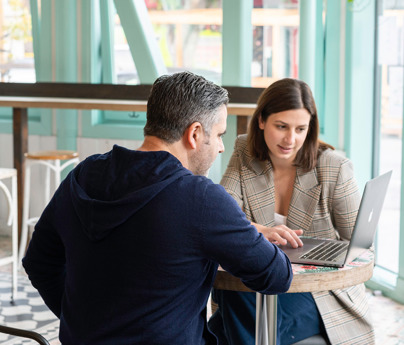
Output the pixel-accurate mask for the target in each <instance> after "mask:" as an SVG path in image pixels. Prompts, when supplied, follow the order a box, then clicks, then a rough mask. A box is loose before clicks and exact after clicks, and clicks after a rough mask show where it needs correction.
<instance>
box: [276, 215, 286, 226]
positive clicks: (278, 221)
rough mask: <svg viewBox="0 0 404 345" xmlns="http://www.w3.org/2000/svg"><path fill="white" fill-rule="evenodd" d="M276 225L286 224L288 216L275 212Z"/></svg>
mask: <svg viewBox="0 0 404 345" xmlns="http://www.w3.org/2000/svg"><path fill="white" fill-rule="evenodd" d="M276 225H286V217H285V216H282V215H281V214H279V213H275V226H276Z"/></svg>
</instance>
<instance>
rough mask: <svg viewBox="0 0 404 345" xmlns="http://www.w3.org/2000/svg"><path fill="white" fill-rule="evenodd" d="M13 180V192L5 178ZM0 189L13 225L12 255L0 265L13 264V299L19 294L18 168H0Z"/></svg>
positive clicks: (4, 258)
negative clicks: (6, 183)
mask: <svg viewBox="0 0 404 345" xmlns="http://www.w3.org/2000/svg"><path fill="white" fill-rule="evenodd" d="M6 179H10V180H11V193H10V191H9V189H8V187H7V186H6V185H5V184H4V182H3V180H6ZM0 189H1V190H2V191H3V192H4V194H5V196H6V200H7V204H8V210H9V212H8V221H7V225H8V226H11V255H10V256H6V257H3V258H1V259H0V266H3V265H7V264H10V263H11V264H12V288H11V301H14V298H15V297H16V295H17V266H18V262H17V260H18V251H17V249H18V244H17V243H18V218H17V170H16V169H6V168H0Z"/></svg>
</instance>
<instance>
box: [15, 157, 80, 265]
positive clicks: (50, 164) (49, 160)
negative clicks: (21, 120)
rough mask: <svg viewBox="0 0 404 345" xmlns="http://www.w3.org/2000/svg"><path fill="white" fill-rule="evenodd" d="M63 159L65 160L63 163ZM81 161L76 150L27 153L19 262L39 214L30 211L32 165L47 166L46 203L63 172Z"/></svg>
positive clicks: (57, 185)
mask: <svg viewBox="0 0 404 345" xmlns="http://www.w3.org/2000/svg"><path fill="white" fill-rule="evenodd" d="M61 161H65V162H64V163H63V164H61ZM78 163H79V155H78V153H77V152H75V151H62V150H55V151H40V152H27V153H25V183H24V186H25V187H24V205H23V214H22V227H21V240H20V249H19V263H20V264H21V260H22V258H23V257H24V254H25V250H26V248H27V241H28V232H29V227H32V226H35V224H36V223H37V222H38V220H39V215H38V216H35V217H32V216H30V212H29V205H30V202H29V201H30V194H31V167H32V166H34V165H42V166H45V167H46V169H45V194H44V201H45V205H46V204H48V202H49V201H50V198H51V196H52V195H53V193H54V191H55V190H56V189H57V188H58V187H59V184H60V180H61V174H62V172H63V170H65V169H66V168H67V167H69V166H71V165H74V166H76V165H77V164H78ZM51 173H53V178H54V179H53V180H54V188H53V189H54V190H52V195H51Z"/></svg>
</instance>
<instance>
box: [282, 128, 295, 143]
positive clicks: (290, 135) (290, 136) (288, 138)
mask: <svg viewBox="0 0 404 345" xmlns="http://www.w3.org/2000/svg"><path fill="white" fill-rule="evenodd" d="M284 140H285V143H288V144H293V143H294V142H295V134H294V133H293V131H289V132H288V133H287V134H286V135H285V138H284Z"/></svg>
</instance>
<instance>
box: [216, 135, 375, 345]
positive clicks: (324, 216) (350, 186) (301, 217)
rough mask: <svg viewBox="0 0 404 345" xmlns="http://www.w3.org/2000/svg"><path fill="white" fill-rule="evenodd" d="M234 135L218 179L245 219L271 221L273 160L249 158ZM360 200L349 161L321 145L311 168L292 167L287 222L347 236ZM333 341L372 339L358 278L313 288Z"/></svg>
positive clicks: (311, 231)
mask: <svg viewBox="0 0 404 345" xmlns="http://www.w3.org/2000/svg"><path fill="white" fill-rule="evenodd" d="M246 139H247V137H246V135H242V136H239V137H238V138H237V140H236V144H235V148H234V152H233V155H232V157H231V160H230V162H229V165H228V167H227V169H226V172H225V174H224V175H223V178H222V181H221V185H223V186H224V188H225V189H226V190H227V192H228V193H230V194H231V195H232V196H233V198H234V199H235V200H236V201H237V203H238V204H239V206H240V207H241V208H242V209H243V210H244V212H245V213H246V215H247V217H248V219H250V220H251V221H253V222H256V223H258V224H262V225H265V226H274V225H275V223H274V213H275V194H274V189H275V187H274V183H273V174H272V165H271V163H270V162H269V161H266V162H262V161H259V160H258V159H256V158H253V157H252V156H251V155H250V154H249V152H248V150H247V146H246ZM359 202H360V193H359V191H358V187H357V184H356V182H355V179H354V174H353V167H352V163H351V162H350V161H349V160H348V159H347V158H344V157H342V156H340V155H338V154H337V153H336V152H335V151H333V150H330V149H328V150H326V151H324V152H323V153H322V154H321V155H320V157H319V159H318V162H317V166H316V168H315V169H313V170H312V171H310V172H308V173H303V172H302V171H300V170H299V169H298V170H297V176H296V180H295V183H294V189H293V195H292V200H291V202H290V206H289V211H288V214H287V226H288V227H289V228H291V229H303V230H304V235H305V236H313V237H320V238H331V239H336V238H340V239H343V240H349V239H350V238H351V233H352V229H353V226H354V223H355V219H356V214H357V212H358V208H359ZM313 297H314V299H315V301H316V304H317V307H318V309H319V311H320V314H321V317H322V318H323V321H324V324H325V328H326V330H327V334H328V337H329V339H330V341H331V343H332V344H344V345H348V344H356V345H359V344H366V345H370V344H374V342H375V341H374V331H373V327H372V324H371V320H370V314H369V308H368V303H367V296H366V294H365V287H364V285H363V284H360V285H357V286H353V287H350V288H346V289H341V290H332V291H321V292H315V293H313Z"/></svg>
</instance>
